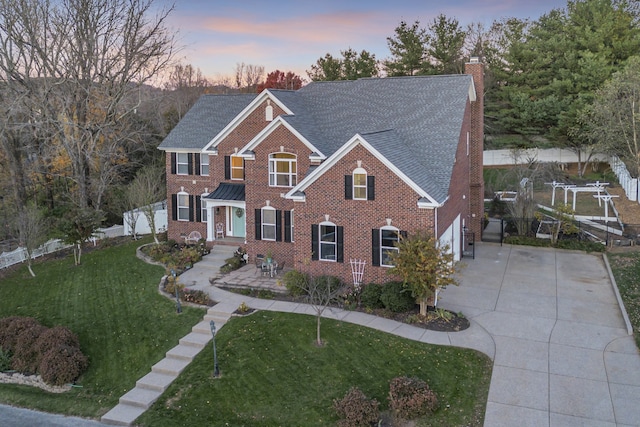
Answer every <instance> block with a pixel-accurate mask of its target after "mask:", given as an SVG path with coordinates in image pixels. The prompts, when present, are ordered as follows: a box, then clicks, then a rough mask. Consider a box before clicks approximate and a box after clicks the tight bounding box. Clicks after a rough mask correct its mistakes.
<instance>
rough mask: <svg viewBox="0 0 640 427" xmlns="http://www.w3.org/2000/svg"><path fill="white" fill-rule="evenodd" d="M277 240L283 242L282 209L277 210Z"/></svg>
mask: <svg viewBox="0 0 640 427" xmlns="http://www.w3.org/2000/svg"><path fill="white" fill-rule="evenodd" d="M276 242H282V210H280V209H277V210H276Z"/></svg>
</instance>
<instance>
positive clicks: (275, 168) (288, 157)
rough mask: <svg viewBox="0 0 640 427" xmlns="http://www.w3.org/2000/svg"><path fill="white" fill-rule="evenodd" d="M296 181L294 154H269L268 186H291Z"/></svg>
mask: <svg viewBox="0 0 640 427" xmlns="http://www.w3.org/2000/svg"><path fill="white" fill-rule="evenodd" d="M296 183H297V166H296V156H295V155H294V154H289V153H274V154H271V155H269V186H271V187H293V186H295V185H296Z"/></svg>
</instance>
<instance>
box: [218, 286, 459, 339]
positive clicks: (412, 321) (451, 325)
mask: <svg viewBox="0 0 640 427" xmlns="http://www.w3.org/2000/svg"><path fill="white" fill-rule="evenodd" d="M220 288H221V289H224V290H227V291H229V292H236V293H241V294H243V295H246V296H250V297H253V298H260V296H259V290H258V289H251V290H249V289H244V290H242V291H241V290H240V289H238V288H231V287H224V286H221V287H220ZM271 296H272V298H271V299H275V300H278V301H289V302H298V303H305V302H306V301H305V299H304V297H292V296H291V295H288V294H279V293H275V292H274V293H272V295H271ZM340 308H344V307H340ZM348 309H351V310H353V311H359V312H362V313H369V314H373V315H375V316H378V317H384V318H386V319H392V320H395V321H398V322H402V323H406V324H409V325H412V326H416V327H419V328H424V329H428V330H431V331H438V332H459V331H464V330H465V329H467V328H469V326H470V325H471V324H470V322H469V319H467V318H466V317H464V316H462V315H461V314H458V313H454V312H452V311H448V310H444V311H446V312H447V313H448V314H449V315H450V316H447V317H446V318H445V317H444V316H443V315H438V314H437V313H436V312H434V311H429V312H428V315H427V316H426V317H421V316H419V313H420V310H419V308H418V306H417V305H416V307H415V308H414V309H413V310H409V311H406V312H404V313H393V312H391V311H389V310H385V309H376V310H366V309H364V308H362V307H356V308H348ZM234 314H240V313H237V311H236V313H234Z"/></svg>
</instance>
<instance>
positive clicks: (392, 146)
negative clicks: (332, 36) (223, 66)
mask: <svg viewBox="0 0 640 427" xmlns="http://www.w3.org/2000/svg"><path fill="white" fill-rule="evenodd" d="M471 84H472V78H471V76H470V75H464V74H462V75H448V76H419V77H397V78H384V79H360V80H355V81H339V82H316V83H312V84H309V85H307V86H305V87H303V88H302V89H300V90H298V91H297V92H296V93H295V94H296V95H297V96H298V97H299V98H300V99H301V101H298V102H297V103H296V104H295V105H294V104H287V106H288V107H289V108H290V109H291V110H292V111H293V113H294V115H293V116H286V117H284V119H285V120H287V121H288V122H289V123H290V124H291V125H292V126H294V127H295V129H296V130H298V131H299V132H300V133H301V134H302V135H304V136H305V137H306V138H307V139H309V141H310V142H311V143H312V144H313V145H314V146H315V147H317V148H318V149H319V150H320V151H322V153H323V154H325V155H326V156H329V155H331V154H332V153H334V152H335V151H336V150H337V149H338V148H340V147H341V146H342V145H343V144H344V143H345V142H347V141H348V140H349V139H351V138H352V137H353V136H354V135H355V134H356V133H359V134H361V135H363V134H367V135H366V136H365V139H367V141H369V142H370V143H372V145H373V146H374V147H375V148H376V149H377V150H378V151H380V152H381V153H382V154H383V155H384V156H385V157H386V158H387V159H388V160H389V161H390V162H391V163H393V164H394V165H395V166H396V167H397V168H398V169H400V170H402V171H403V172H404V173H405V174H406V175H407V176H408V177H409V178H410V179H411V180H413V181H414V182H415V183H416V184H417V185H419V186H420V187H421V188H422V189H423V190H424V191H426V192H427V193H428V194H429V195H430V196H431V197H433V198H435V199H436V200H437V201H439V202H444V200H446V197H447V195H448V192H449V180H450V178H451V172H452V168H453V164H454V159H455V154H456V149H457V145H458V142H459V138H460V131H461V129H462V128H461V127H462V122H463V119H464V112H465V108H466V103H467V98H468V95H469V87H470V85H471ZM277 95H278V94H276V96H277ZM287 96H288V95H287ZM390 130H392V131H390Z"/></svg>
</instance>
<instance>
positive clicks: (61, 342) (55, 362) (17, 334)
mask: <svg viewBox="0 0 640 427" xmlns="http://www.w3.org/2000/svg"><path fill="white" fill-rule="evenodd" d="M0 349H2V355H3V357H4V363H3V365H7V363H6V362H7V360H10V363H11V368H12V369H15V370H16V371H19V372H21V373H24V374H34V373H39V374H40V375H41V376H42V379H43V380H44V381H45V382H47V383H49V384H52V385H62V384H66V383H70V382H73V381H75V380H76V379H78V377H79V376H80V375H81V374H82V373H83V372H84V371H85V370H86V369H87V366H88V361H87V357H86V356H85V355H84V354H82V352H81V351H80V344H79V340H78V337H77V336H76V335H75V334H74V333H73V332H71V331H70V330H69V329H68V328H66V327H64V326H56V327H53V328H47V327H45V326H42V325H41V324H40V323H38V321H37V320H35V319H34V318H31V317H18V316H14V317H8V318H4V319H0Z"/></svg>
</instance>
